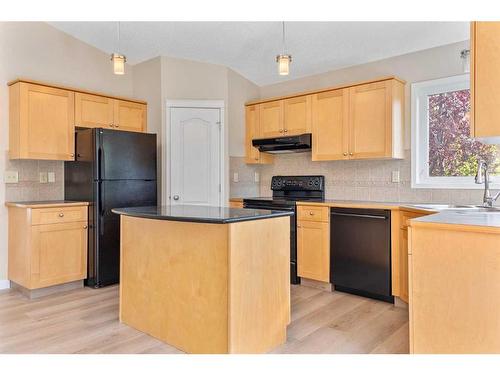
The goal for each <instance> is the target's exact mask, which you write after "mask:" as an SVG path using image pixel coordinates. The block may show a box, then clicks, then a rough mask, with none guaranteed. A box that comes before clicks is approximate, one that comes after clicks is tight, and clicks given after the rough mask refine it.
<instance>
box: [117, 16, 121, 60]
mask: <svg viewBox="0 0 500 375" xmlns="http://www.w3.org/2000/svg"><path fill="white" fill-rule="evenodd" d="M117 52H118V53H119V54H121V51H120V21H118V51H117Z"/></svg>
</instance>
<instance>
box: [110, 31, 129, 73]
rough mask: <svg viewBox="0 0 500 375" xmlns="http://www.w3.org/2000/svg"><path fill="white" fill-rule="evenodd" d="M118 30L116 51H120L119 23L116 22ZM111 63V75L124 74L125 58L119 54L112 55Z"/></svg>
mask: <svg viewBox="0 0 500 375" xmlns="http://www.w3.org/2000/svg"><path fill="white" fill-rule="evenodd" d="M117 28H118V51H120V22H117ZM111 61H112V62H113V73H115V74H118V75H123V74H125V62H126V61H127V58H126V57H125V56H124V55H122V54H120V53H112V54H111Z"/></svg>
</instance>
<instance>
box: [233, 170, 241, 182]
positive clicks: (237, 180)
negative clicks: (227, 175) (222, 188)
mask: <svg viewBox="0 0 500 375" xmlns="http://www.w3.org/2000/svg"><path fill="white" fill-rule="evenodd" d="M239 181H240V175H239V174H238V172H234V173H233V182H239Z"/></svg>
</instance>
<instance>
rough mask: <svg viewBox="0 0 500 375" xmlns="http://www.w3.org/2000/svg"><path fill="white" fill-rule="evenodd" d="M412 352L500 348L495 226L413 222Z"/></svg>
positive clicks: (499, 236)
mask: <svg viewBox="0 0 500 375" xmlns="http://www.w3.org/2000/svg"><path fill="white" fill-rule="evenodd" d="M409 234H410V235H409V251H410V262H409V264H410V289H409V293H410V304H409V310H410V353H415V354H488V353H496V354H498V353H500V314H499V311H500V272H499V270H500V246H499V244H500V232H499V231H498V228H497V227H493V226H490V227H488V226H478V225H452V224H441V223H425V222H418V223H412V224H411V227H410V228H409Z"/></svg>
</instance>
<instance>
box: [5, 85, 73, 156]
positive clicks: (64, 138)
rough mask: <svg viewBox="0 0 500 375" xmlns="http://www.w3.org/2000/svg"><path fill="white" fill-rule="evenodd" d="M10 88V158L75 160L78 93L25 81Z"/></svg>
mask: <svg viewBox="0 0 500 375" xmlns="http://www.w3.org/2000/svg"><path fill="white" fill-rule="evenodd" d="M9 90H10V108H9V111H10V116H9V128H10V130H9V131H10V135H9V143H10V150H9V158H11V159H43V160H74V143H75V135H74V132H75V118H74V113H75V112H74V104H75V94H74V92H72V91H68V90H63V89H57V88H53V87H46V86H41V85H35V84H30V83H25V82H17V83H15V84H13V85H11V86H10V88H9Z"/></svg>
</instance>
